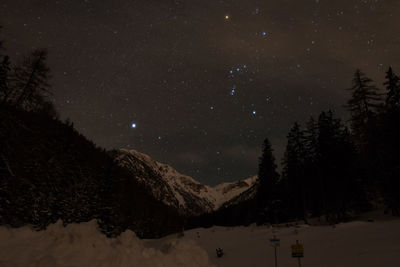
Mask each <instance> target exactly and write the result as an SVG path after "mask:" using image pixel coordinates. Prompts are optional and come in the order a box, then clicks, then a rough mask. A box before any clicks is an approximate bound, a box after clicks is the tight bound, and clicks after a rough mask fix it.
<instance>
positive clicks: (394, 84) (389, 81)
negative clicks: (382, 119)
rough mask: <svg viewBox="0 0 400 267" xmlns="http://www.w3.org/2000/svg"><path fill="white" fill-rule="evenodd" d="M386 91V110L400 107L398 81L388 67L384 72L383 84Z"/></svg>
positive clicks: (399, 83)
mask: <svg viewBox="0 0 400 267" xmlns="http://www.w3.org/2000/svg"><path fill="white" fill-rule="evenodd" d="M383 84H384V85H385V86H386V89H387V95H386V106H387V108H388V109H394V108H399V107H400V79H399V77H398V76H397V75H396V74H395V73H394V72H393V69H392V67H389V69H388V71H387V72H386V82H384V83H383Z"/></svg>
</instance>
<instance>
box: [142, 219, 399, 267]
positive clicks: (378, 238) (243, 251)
mask: <svg viewBox="0 0 400 267" xmlns="http://www.w3.org/2000/svg"><path fill="white" fill-rule="evenodd" d="M274 235H276V237H278V238H280V240H281V242H280V247H278V249H277V255H278V266H279V267H286V266H287V267H289V266H298V262H297V259H295V258H292V257H291V245H293V244H295V243H296V240H299V242H300V243H301V244H303V246H304V258H302V259H301V264H302V266H318V267H337V266H341V267H367V266H368V267H382V266H385V267H399V266H400V242H399V241H400V220H399V219H397V220H386V221H378V222H366V221H357V222H350V223H343V224H338V225H336V226H335V227H333V226H306V225H301V226H297V227H294V226H293V227H280V228H278V227H268V226H260V227H256V226H249V227H231V228H229V227H212V228H209V229H193V230H190V231H187V232H185V236H184V237H183V238H182V239H183V240H192V241H195V242H196V244H197V245H199V246H200V247H202V248H203V249H204V250H205V251H206V252H207V253H208V254H209V258H210V262H211V263H213V264H215V265H217V266H221V267H224V266H227V267H228V266H229V267H236V266H237V267H242V266H252V267H257V266H260V267H261V266H271V267H272V266H275V265H274V249H273V247H272V246H271V245H270V241H269V239H270V238H272V237H273V236H274ZM198 236H199V237H198ZM169 238H172V239H173V238H174V237H173V236H170V237H166V238H165V239H169ZM148 242H159V241H148ZM153 244H154V243H153ZM218 247H221V248H222V249H223V250H224V256H223V257H222V258H218V257H217V256H216V252H215V249H216V248H218Z"/></svg>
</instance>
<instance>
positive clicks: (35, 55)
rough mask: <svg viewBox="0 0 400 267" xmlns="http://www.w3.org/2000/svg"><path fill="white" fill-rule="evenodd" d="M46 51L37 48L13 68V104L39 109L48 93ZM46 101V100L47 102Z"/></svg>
mask: <svg viewBox="0 0 400 267" xmlns="http://www.w3.org/2000/svg"><path fill="white" fill-rule="evenodd" d="M46 59H47V51H46V50H43V49H38V50H35V51H33V52H32V53H31V54H30V56H28V57H26V58H24V60H23V61H22V63H21V64H20V65H18V66H16V67H15V69H14V75H15V77H14V80H15V83H14V86H15V89H14V104H15V105H16V106H20V107H22V108H24V109H27V110H40V109H41V108H42V107H43V104H44V103H46V101H45V98H46V97H48V96H49V95H50V90H49V89H50V85H49V83H48V80H49V79H50V69H49V68H48V67H47V64H46ZM47 103H48V102H47Z"/></svg>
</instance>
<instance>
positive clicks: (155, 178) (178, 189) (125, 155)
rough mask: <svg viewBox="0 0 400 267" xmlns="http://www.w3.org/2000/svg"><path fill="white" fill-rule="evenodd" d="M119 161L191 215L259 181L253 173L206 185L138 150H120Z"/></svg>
mask: <svg viewBox="0 0 400 267" xmlns="http://www.w3.org/2000/svg"><path fill="white" fill-rule="evenodd" d="M115 160H116V161H117V162H118V164H119V165H120V166H122V167H125V168H126V169H128V170H131V171H135V174H136V176H135V179H137V181H139V182H141V183H143V184H145V185H148V187H149V189H150V190H151V191H152V193H153V195H154V196H155V197H156V198H157V199H159V200H161V201H163V202H164V203H166V204H167V205H170V206H174V207H176V208H177V209H178V210H180V211H181V212H182V213H187V214H191V215H198V214H201V213H208V212H211V211H214V210H216V209H218V208H220V207H221V206H223V205H224V203H227V202H228V201H230V200H231V199H233V198H234V197H236V196H238V195H240V194H241V193H243V192H244V191H246V190H248V189H250V188H252V187H253V186H254V185H255V184H256V182H257V176H253V177H250V178H248V179H245V180H239V181H235V182H231V183H222V184H219V185H217V186H215V187H211V186H208V185H203V184H201V183H200V182H198V181H196V180H195V179H193V178H192V177H190V176H187V175H183V174H181V173H179V172H178V171H177V170H175V169H174V168H173V167H171V166H169V165H167V164H164V163H160V162H157V161H155V160H153V159H152V158H151V157H150V156H148V155H146V154H143V153H141V152H138V151H136V150H127V149H120V150H118V151H117V156H116V157H115Z"/></svg>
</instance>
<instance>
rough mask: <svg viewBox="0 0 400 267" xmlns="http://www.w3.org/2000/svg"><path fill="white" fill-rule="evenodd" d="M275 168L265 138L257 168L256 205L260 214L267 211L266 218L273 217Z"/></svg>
mask: <svg viewBox="0 0 400 267" xmlns="http://www.w3.org/2000/svg"><path fill="white" fill-rule="evenodd" d="M276 167H277V166H276V164H275V157H274V155H273V149H272V147H271V143H270V141H269V140H268V138H266V139H265V140H264V143H263V151H262V156H261V157H260V159H259V168H258V179H259V185H260V186H259V191H258V205H259V210H261V212H264V210H265V209H268V210H269V212H268V214H265V215H266V216H273V212H272V210H273V209H274V207H273V201H274V200H275V199H276V198H277V197H278V196H277V194H278V192H277V189H278V180H279V174H278V172H277V171H276ZM267 219H268V218H267ZM269 219H271V218H269Z"/></svg>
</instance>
